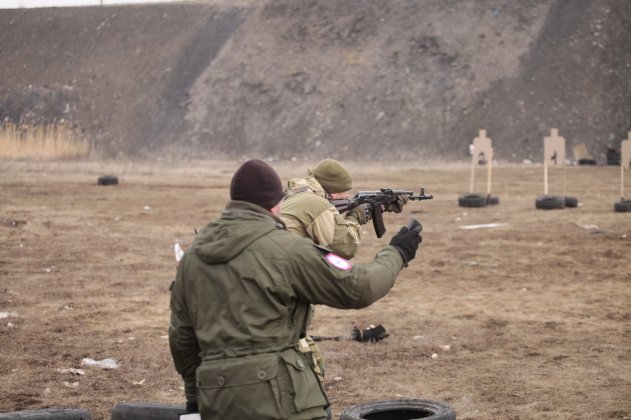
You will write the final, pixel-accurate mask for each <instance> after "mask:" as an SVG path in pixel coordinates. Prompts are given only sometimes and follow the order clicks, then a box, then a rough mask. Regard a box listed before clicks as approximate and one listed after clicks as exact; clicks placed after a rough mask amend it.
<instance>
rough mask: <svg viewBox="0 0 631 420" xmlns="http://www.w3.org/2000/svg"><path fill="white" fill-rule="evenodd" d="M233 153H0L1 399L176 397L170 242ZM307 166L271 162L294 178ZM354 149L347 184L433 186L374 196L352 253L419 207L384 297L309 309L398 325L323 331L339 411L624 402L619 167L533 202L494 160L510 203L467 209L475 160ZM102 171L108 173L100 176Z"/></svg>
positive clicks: (553, 413)
mask: <svg viewBox="0 0 631 420" xmlns="http://www.w3.org/2000/svg"><path fill="white" fill-rule="evenodd" d="M239 163H240V162H234V161H217V162H183V163H169V164H167V163H147V162H120V163H117V162H95V161H68V162H28V161H3V160H0V237H2V240H1V241H0V274H1V279H2V280H1V282H0V313H2V317H0V337H1V340H2V352H1V354H0V374H1V376H2V381H0V412H3V411H16V410H29V409H38V408H43V407H81V408H85V409H89V410H90V412H91V413H92V415H93V417H94V418H100V419H107V418H109V416H110V411H111V410H112V407H113V406H114V405H115V404H116V403H118V402H123V401H128V402H133V401H150V402H155V403H165V404H182V403H183V402H184V395H183V388H182V382H181V379H180V377H179V376H178V375H177V373H176V372H175V370H174V368H173V365H172V361H171V357H170V353H169V348H168V340H167V339H166V335H167V328H168V322H169V291H168V287H169V284H170V283H171V281H172V279H173V278H174V275H175V269H176V261H175V257H174V251H173V249H174V244H175V243H176V242H179V243H181V245H182V247H183V248H184V249H187V248H188V247H189V246H190V244H191V242H192V240H193V237H194V229H200V228H202V227H203V226H204V225H205V224H206V223H208V222H209V221H210V220H211V219H214V218H215V217H217V216H218V215H219V214H220V212H221V210H222V209H223V207H224V205H225V203H226V201H227V200H228V196H229V193H228V186H229V182H230V178H231V176H232V173H233V172H234V170H235V169H236V168H237V167H238V165H239ZM313 163H314V162H285V161H283V162H271V164H272V165H273V166H274V167H275V168H276V169H277V170H278V171H279V173H280V175H281V177H282V178H283V180H285V181H286V180H288V179H290V178H293V177H298V176H302V175H304V174H305V173H306V169H307V167H308V166H310V165H313ZM345 163H347V165H348V168H349V169H350V171H351V173H352V174H353V177H354V185H353V191H357V190H374V189H378V188H385V187H391V188H402V189H408V190H413V191H418V190H419V187H425V191H426V193H427V194H432V195H433V196H434V199H433V200H427V201H421V202H410V203H408V204H407V205H406V207H405V209H404V211H403V213H401V214H394V213H385V214H384V221H385V224H386V228H387V232H386V234H385V235H384V236H383V238H381V239H377V238H376V237H375V234H374V232H373V230H372V224H371V223H368V224H367V225H366V227H365V228H364V232H363V245H362V248H361V250H360V253H359V255H358V256H357V257H356V260H357V261H368V260H370V259H371V258H373V256H374V255H376V253H377V252H378V251H379V250H380V249H381V248H382V247H384V246H386V245H387V244H388V242H389V240H390V238H391V237H392V235H393V234H394V233H395V232H396V231H397V230H398V229H399V228H400V226H403V225H405V224H407V222H408V220H409V218H410V217H411V216H414V217H416V218H417V219H419V220H420V221H421V223H422V224H423V238H424V239H423V243H422V245H421V248H420V249H419V251H418V254H417V258H416V259H415V260H414V261H412V262H411V264H410V266H409V267H408V268H406V269H404V270H403V272H402V273H401V274H400V276H399V277H398V279H397V282H396V285H395V287H394V289H393V290H392V291H391V293H390V294H388V295H387V296H386V297H385V298H383V299H382V300H380V301H379V302H377V303H376V304H375V305H373V306H371V307H369V308H366V309H362V310H350V311H342V310H336V309H332V308H327V307H321V306H317V307H316V312H315V318H314V320H313V325H312V328H311V333H312V334H313V335H321V336H337V335H345V334H349V335H350V333H351V331H352V329H353V327H354V326H358V327H360V328H365V327H367V326H369V325H370V324H374V325H379V324H381V325H383V326H384V327H385V328H386V329H387V331H388V333H389V334H390V336H389V337H388V338H387V339H385V340H383V341H381V342H379V343H359V342H353V341H325V342H321V343H320V347H321V349H322V350H323V352H324V357H325V361H326V366H327V369H326V379H325V384H324V386H325V389H326V391H327V393H328V395H329V398H330V400H331V403H332V406H333V416H334V418H339V416H340V414H341V412H342V410H344V408H346V407H350V406H353V405H355V404H360V403H363V402H366V401H374V400H391V399H399V398H407V399H427V400H434V401H442V402H444V403H446V404H449V406H451V407H453V409H454V410H455V411H456V413H457V415H458V419H481V418H496V419H499V418H524V419H525V418H629V417H630V416H631V398H629V390H630V389H631V369H629V364H630V363H631V351H630V350H631V348H630V346H631V345H630V343H631V322H630V321H631V307H630V306H629V302H631V288H630V287H629V284H630V283H631V271H630V270H629V267H630V266H631V264H630V262H631V261H630V259H631V220H630V219H629V214H628V213H617V212H614V211H612V205H613V203H614V202H615V201H616V200H618V199H619V198H620V197H619V196H620V168H619V167H617V166H574V167H567V168H566V171H567V179H568V180H571V182H568V191H567V194H570V195H579V196H580V198H581V205H580V206H578V207H576V208H572V209H567V210H564V211H563V212H542V211H538V210H536V209H535V208H534V207H533V199H534V197H536V196H537V195H539V194H541V188H542V169H543V168H542V166H541V165H502V164H498V165H494V167H493V171H494V173H495V176H494V178H493V193H494V194H498V195H499V196H501V197H502V204H501V205H500V206H487V207H484V208H479V209H469V208H462V207H459V206H458V205H457V197H458V195H459V194H460V193H461V192H462V191H467V190H468V188H469V174H470V165H469V163H468V162H467V163H461V164H438V163H436V164H435V165H430V166H419V165H418V164H412V163H401V162H394V163H381V162H362V163H360V162H345ZM103 175H112V176H117V179H118V181H119V182H118V184H115V185H98V183H97V180H98V178H99V177H101V176H103ZM555 182H556V181H555ZM556 187H557V186H556V185H555V188H556ZM551 190H552V188H551ZM472 226H476V227H479V228H472ZM464 227H467V228H464ZM84 358H91V359H94V360H103V359H107V358H112V359H114V360H115V361H116V362H117V363H118V365H119V367H118V368H114V369H102V368H100V367H96V366H83V367H82V366H81V360H82V359H84ZM71 368H72V369H78V368H82V369H83V370H84V374H82V375H81V374H76V373H72V372H73V371H68V370H65V369H71Z"/></svg>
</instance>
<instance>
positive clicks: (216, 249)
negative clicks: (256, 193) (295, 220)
mask: <svg viewBox="0 0 631 420" xmlns="http://www.w3.org/2000/svg"><path fill="white" fill-rule="evenodd" d="M275 229H285V224H284V223H283V222H282V221H281V220H280V219H279V218H277V217H275V216H274V215H273V214H272V213H270V212H269V211H267V210H265V209H263V208H262V207H259V206H257V205H256V204H252V203H248V202H245V201H230V202H229V203H228V205H227V206H226V209H225V210H224V211H223V213H222V214H221V217H220V218H219V219H217V220H214V221H212V222H211V223H209V224H208V225H206V227H204V228H203V229H202V230H201V231H200V232H199V233H198V234H197V236H196V237H195V240H194V241H193V244H192V245H191V249H192V252H193V253H194V254H195V255H197V256H198V257H199V259H200V260H202V261H203V262H205V263H206V264H222V263H226V262H228V261H230V260H232V259H233V258H234V257H235V256H237V255H238V254H239V253H240V252H241V251H243V249H244V248H246V247H247V246H248V245H250V244H251V243H252V242H254V241H256V240H257V239H259V238H260V237H261V236H264V235H265V234H267V233H269V232H270V231H272V230H275Z"/></svg>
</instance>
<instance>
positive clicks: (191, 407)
mask: <svg viewBox="0 0 631 420" xmlns="http://www.w3.org/2000/svg"><path fill="white" fill-rule="evenodd" d="M186 412H187V413H199V408H198V407H197V403H196V402H188V401H187V402H186Z"/></svg>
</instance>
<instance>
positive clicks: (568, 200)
mask: <svg viewBox="0 0 631 420" xmlns="http://www.w3.org/2000/svg"><path fill="white" fill-rule="evenodd" d="M565 207H572V208H573V207H578V198H576V197H570V196H569V195H566V196H565Z"/></svg>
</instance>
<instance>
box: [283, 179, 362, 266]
mask: <svg viewBox="0 0 631 420" xmlns="http://www.w3.org/2000/svg"><path fill="white" fill-rule="evenodd" d="M287 187H288V192H287V197H286V198H285V201H284V202H283V207H282V213H281V218H282V219H283V221H284V222H285V224H286V225H287V230H289V231H290V232H293V233H295V234H297V235H300V236H302V237H305V238H311V240H312V241H313V242H314V243H316V244H318V245H322V246H324V247H326V248H329V249H331V250H332V251H333V252H334V253H336V254H338V255H339V256H341V257H344V258H347V259H350V258H353V257H354V256H355V255H356V254H357V250H358V249H359V244H360V242H361V226H360V225H359V223H358V222H357V220H355V219H354V218H352V217H345V216H344V215H341V214H340V213H339V212H338V211H337V209H336V208H335V206H333V205H332V204H331V203H330V202H329V200H327V198H326V193H325V192H324V189H323V188H322V186H321V185H320V183H319V182H318V181H317V180H316V179H315V178H314V177H313V176H308V177H306V178H304V179H297V180H291V181H289V183H288V185H287Z"/></svg>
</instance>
